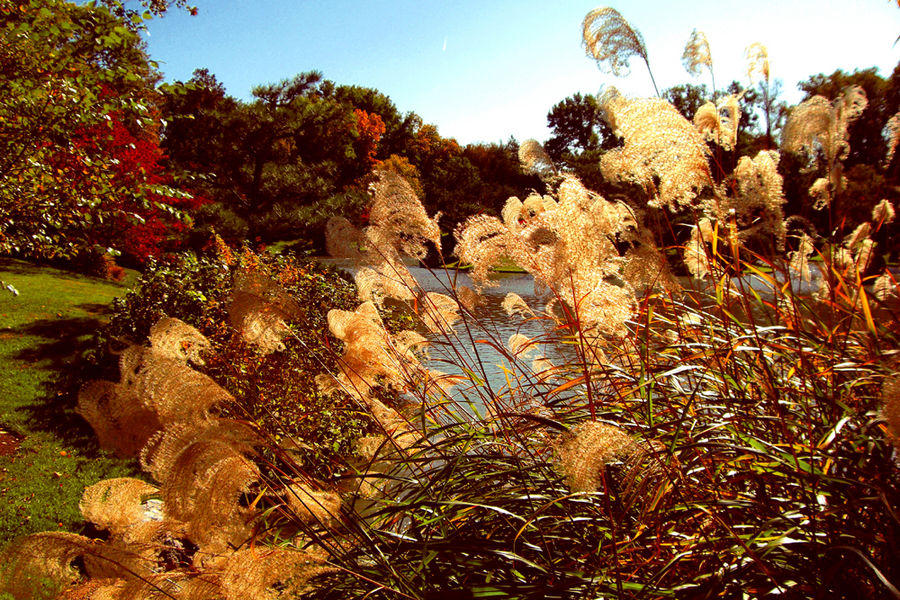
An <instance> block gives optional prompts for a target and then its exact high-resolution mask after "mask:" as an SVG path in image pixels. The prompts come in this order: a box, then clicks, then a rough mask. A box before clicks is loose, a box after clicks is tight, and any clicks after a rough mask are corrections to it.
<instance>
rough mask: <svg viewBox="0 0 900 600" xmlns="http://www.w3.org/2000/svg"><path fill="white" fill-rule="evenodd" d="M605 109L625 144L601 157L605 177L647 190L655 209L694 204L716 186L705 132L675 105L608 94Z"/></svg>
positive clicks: (618, 135) (601, 167)
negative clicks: (707, 190)
mask: <svg viewBox="0 0 900 600" xmlns="http://www.w3.org/2000/svg"><path fill="white" fill-rule="evenodd" d="M602 109H603V111H604V113H605V115H606V116H607V122H608V123H609V125H610V127H611V128H612V130H613V133H614V134H615V135H616V136H617V137H620V138H622V139H623V140H624V141H625V145H624V146H623V147H622V148H616V149H614V150H610V151H608V152H607V153H606V154H604V155H603V157H602V158H601V159H600V169H601V171H602V172H603V175H604V177H606V178H607V179H611V180H618V181H628V182H631V183H634V184H636V185H639V186H641V187H643V188H644V189H645V190H647V193H648V195H649V196H650V200H649V201H648V203H647V204H648V205H649V206H651V207H656V208H659V207H666V208H668V209H669V210H670V211H672V212H675V211H676V210H679V209H681V208H685V207H691V206H693V205H694V204H695V202H696V200H697V198H698V196H699V193H700V191H702V190H703V189H704V188H706V187H709V186H711V185H712V184H713V181H712V174H711V173H710V170H709V163H708V162H707V155H708V154H709V150H708V148H707V146H706V144H705V143H704V141H703V137H702V136H701V135H700V132H698V131H697V129H696V128H695V127H694V126H693V125H692V124H691V123H690V122H689V121H688V120H687V119H685V118H684V117H683V116H682V115H681V113H679V112H678V110H676V109H675V107H674V106H672V105H671V104H670V103H668V102H666V101H665V100H662V99H659V98H641V99H628V98H625V97H622V96H620V95H617V94H611V95H609V96H608V97H606V98H605V100H604V102H603V105H602Z"/></svg>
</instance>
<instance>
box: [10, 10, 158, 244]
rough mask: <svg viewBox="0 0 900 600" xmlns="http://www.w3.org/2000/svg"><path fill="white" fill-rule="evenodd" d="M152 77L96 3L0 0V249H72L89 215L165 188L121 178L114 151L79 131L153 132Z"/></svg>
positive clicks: (142, 204) (123, 30) (148, 201)
mask: <svg viewBox="0 0 900 600" xmlns="http://www.w3.org/2000/svg"><path fill="white" fill-rule="evenodd" d="M157 78H158V75H157V73H156V72H155V71H154V69H153V68H152V67H151V66H150V63H149V61H148V60H147V57H146V55H145V54H144V52H143V50H142V45H141V40H140V38H139V37H138V35H137V34H136V33H134V32H133V31H132V30H131V29H130V28H129V27H128V26H126V24H125V23H124V22H123V21H122V20H121V19H119V18H117V17H115V16H114V15H112V14H111V13H110V12H109V10H107V9H106V8H103V7H98V6H95V5H92V4H85V5H76V4H71V3H69V2H64V1H62V0H23V1H22V2H17V3H11V2H4V3H3V4H0V252H4V253H16V254H20V255H26V256H36V257H41V256H43V257H49V256H68V257H70V256H74V255H76V254H78V253H79V252H80V251H81V250H83V249H84V248H85V246H87V245H90V243H91V242H92V239H93V237H94V236H93V234H92V231H91V230H92V228H93V227H94V225H93V224H94V223H96V222H108V221H110V220H113V219H117V218H121V217H123V216H129V215H133V214H134V213H135V210H134V209H135V208H144V209H149V208H152V207H153V206H154V203H156V202H158V200H159V194H160V193H162V194H163V195H167V194H169V195H174V194H175V192H174V190H164V189H161V187H160V186H159V185H158V182H152V181H149V180H147V179H145V178H140V177H135V178H133V179H132V180H131V181H130V182H129V185H127V186H123V185H121V184H122V181H121V178H120V177H119V176H118V174H117V173H116V164H117V161H118V160H119V158H120V157H118V156H116V153H115V152H110V151H108V149H107V148H104V147H103V145H102V144H97V143H88V141H87V140H86V139H85V136H86V135H88V134H90V135H94V136H95V138H96V139H97V140H99V139H102V137H103V136H100V134H99V132H100V131H106V132H107V133H108V134H110V135H113V134H114V133H115V128H116V127H117V123H119V124H124V123H127V124H128V125H127V127H128V130H129V132H130V133H131V134H132V135H135V136H136V137H139V138H143V137H144V136H146V139H151V138H153V136H154V135H155V133H156V131H157V129H158V118H157V117H156V115H155V114H154V113H153V110H152V106H153V101H154V96H155V91H154V88H153V85H154V82H155V81H156V80H157ZM76 177H77V178H78V179H80V180H81V181H84V182H85V185H79V186H73V185H72V181H73V178H76ZM109 241H110V243H112V244H114V243H115V242H116V240H109Z"/></svg>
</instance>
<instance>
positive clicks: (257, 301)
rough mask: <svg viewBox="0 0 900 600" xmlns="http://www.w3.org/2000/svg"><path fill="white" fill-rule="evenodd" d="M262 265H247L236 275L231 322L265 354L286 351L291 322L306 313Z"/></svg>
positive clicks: (229, 316)
mask: <svg viewBox="0 0 900 600" xmlns="http://www.w3.org/2000/svg"><path fill="white" fill-rule="evenodd" d="M260 268H261V267H259V266H255V265H252V266H245V267H243V268H242V269H241V270H240V271H238V272H237V274H236V275H235V281H234V289H233V290H232V293H231V302H230V303H229V305H228V319H229V321H230V322H231V325H232V326H233V327H234V328H235V329H236V330H237V331H238V333H240V335H241V337H243V338H244V340H246V341H247V342H248V343H251V344H253V345H255V346H256V347H257V348H258V349H259V351H260V352H262V353H263V354H271V353H273V352H277V351H280V350H284V348H285V346H284V342H283V341H282V340H283V339H284V337H285V336H287V335H288V334H289V333H290V328H289V327H288V325H287V323H288V321H290V320H292V319H297V318H300V317H302V316H303V310H302V309H301V307H300V305H299V304H298V303H297V301H296V300H294V299H293V298H292V297H291V296H290V294H288V293H287V291H285V289H284V288H283V287H282V286H280V285H279V284H277V283H276V282H275V281H273V280H272V279H271V278H270V277H269V276H268V275H267V274H266V273H265V272H263V271H261V270H260Z"/></svg>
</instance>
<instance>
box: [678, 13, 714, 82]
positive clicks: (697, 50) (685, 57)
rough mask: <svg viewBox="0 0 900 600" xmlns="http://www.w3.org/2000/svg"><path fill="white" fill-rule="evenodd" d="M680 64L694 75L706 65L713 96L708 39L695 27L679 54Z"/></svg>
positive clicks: (710, 54)
mask: <svg viewBox="0 0 900 600" xmlns="http://www.w3.org/2000/svg"><path fill="white" fill-rule="evenodd" d="M681 64H683V65H684V69H685V70H686V71H687V72H688V73H690V74H691V75H693V76H694V77H697V76H698V75H699V74H700V69H701V68H702V67H706V69H707V70H709V76H710V78H711V79H712V90H713V95H714V96H715V93H716V92H715V90H716V77H715V75H714V74H713V61H712V52H710V49H709V40H707V39H706V34H705V33H703V32H702V31H697V30H696V29H694V30H693V31H692V32H691V37H690V38H688V41H687V44H685V46H684V53H683V54H682V55H681Z"/></svg>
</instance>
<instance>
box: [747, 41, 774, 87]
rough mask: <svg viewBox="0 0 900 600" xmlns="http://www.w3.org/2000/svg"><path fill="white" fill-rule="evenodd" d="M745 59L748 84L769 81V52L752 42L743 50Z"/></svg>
mask: <svg viewBox="0 0 900 600" xmlns="http://www.w3.org/2000/svg"><path fill="white" fill-rule="evenodd" d="M744 57H745V58H746V59H747V76H748V77H749V78H750V83H751V84H755V83H756V82H758V81H769V77H770V73H769V50H768V49H767V48H766V47H765V46H764V45H762V44H760V43H759V42H754V43H752V44H750V45H749V46H747V48H746V49H745V50H744Z"/></svg>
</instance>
